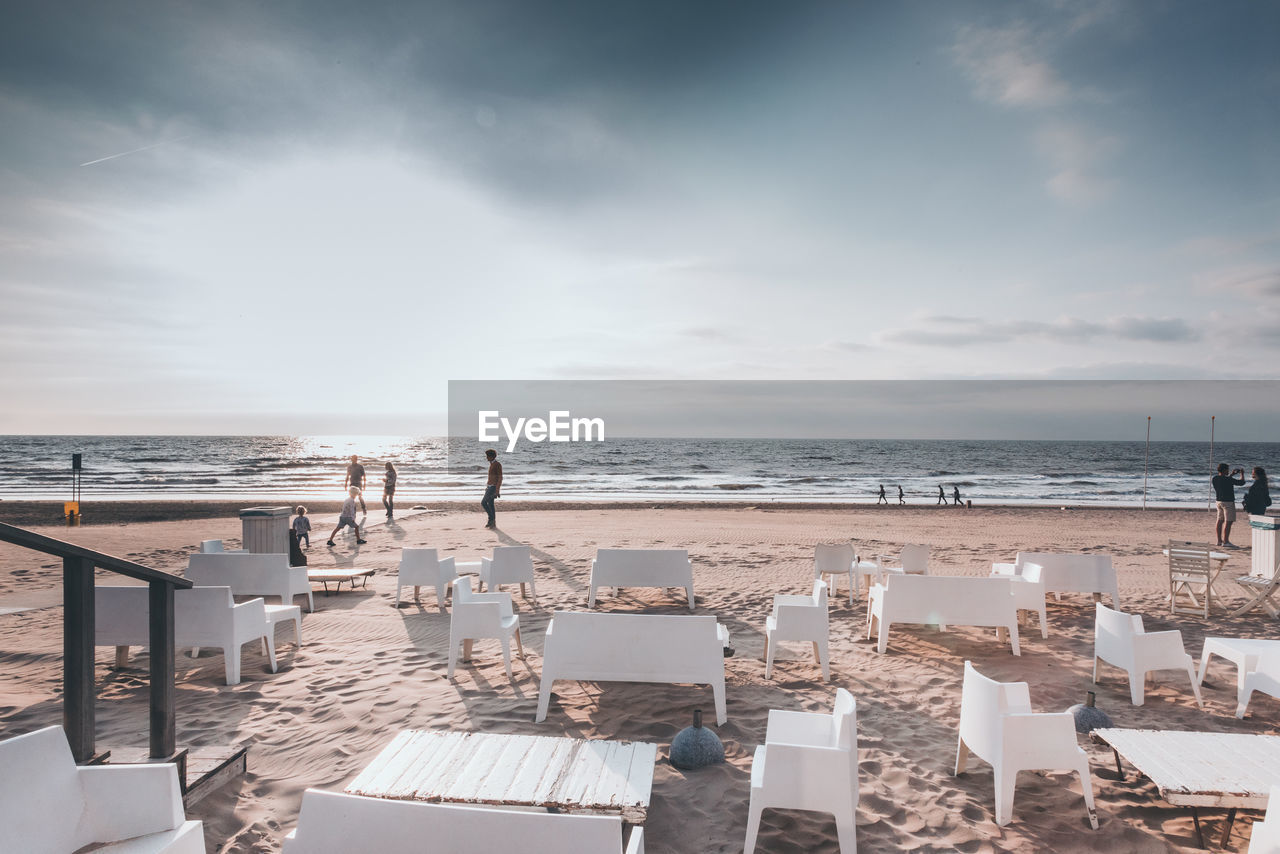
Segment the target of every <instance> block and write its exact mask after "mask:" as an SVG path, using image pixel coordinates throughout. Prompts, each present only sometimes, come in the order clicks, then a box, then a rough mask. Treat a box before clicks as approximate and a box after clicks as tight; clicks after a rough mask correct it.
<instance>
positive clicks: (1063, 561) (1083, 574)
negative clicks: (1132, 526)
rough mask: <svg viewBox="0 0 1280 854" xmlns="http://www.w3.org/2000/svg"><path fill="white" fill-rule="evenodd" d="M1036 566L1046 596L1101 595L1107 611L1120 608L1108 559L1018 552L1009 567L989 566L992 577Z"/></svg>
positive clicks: (1079, 555) (1088, 555)
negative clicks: (1107, 600)
mask: <svg viewBox="0 0 1280 854" xmlns="http://www.w3.org/2000/svg"><path fill="white" fill-rule="evenodd" d="M1030 563H1034V564H1038V565H1039V566H1040V580H1041V581H1042V582H1044V589H1045V592H1046V593H1054V594H1057V598H1058V599H1059V600H1061V599H1062V595H1061V594H1063V593H1093V594H1097V595H1101V594H1103V593H1105V594H1107V595H1108V596H1110V597H1111V607H1113V608H1116V609H1119V607H1120V586H1119V584H1118V583H1117V582H1116V568H1115V566H1113V565H1112V563H1111V555H1104V554H1096V555H1093V554H1056V553H1052V552H1018V556H1017V557H1016V558H1015V559H1014V562H1013V563H993V564H991V575H992V576H993V577H999V576H1012V575H1022V567H1023V566H1024V565H1026V564H1030Z"/></svg>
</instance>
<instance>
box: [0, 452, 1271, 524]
mask: <svg viewBox="0 0 1280 854" xmlns="http://www.w3.org/2000/svg"><path fill="white" fill-rule="evenodd" d="M77 453H78V454H80V455H81V459H82V469H81V472H80V489H81V497H82V499H83V500H86V501H90V500H93V501H99V500H122V499H233V500H234V499H244V498H254V499H271V500H280V501H284V502H294V501H304V500H317V499H329V500H339V499H341V498H343V497H345V496H344V493H343V491H342V483H343V477H344V474H345V472H346V464H347V458H348V457H349V456H350V455H351V454H357V455H359V457H360V458H361V462H362V463H363V464H364V465H365V467H366V470H367V472H368V475H369V491H370V493H372V495H373V496H374V497H376V496H377V495H379V494H380V493H381V490H382V479H383V474H384V471H385V463H387V462H391V463H392V464H393V465H394V466H395V467H396V470H397V472H398V475H399V488H398V490H397V503H399V504H400V505H401V506H407V505H408V504H411V503H419V502H426V503H429V502H431V501H446V500H478V499H479V497H480V495H481V493H482V492H483V490H484V483H485V471H486V467H487V465H486V463H485V460H484V457H483V453H482V448H481V447H480V446H479V445H478V444H477V443H476V442H475V441H474V440H462V439H457V438H454V439H445V438H440V437H434V438H433V437H426V438H415V437H408V436H0V484H3V485H2V486H0V500H24V499H25V500H68V499H70V498H71V497H72V496H71V491H72V479H73V472H72V454H77ZM500 459H501V460H502V462H503V463H504V465H505V480H504V483H503V489H502V496H503V498H504V499H506V500H509V501H510V500H548V501H552V500H590V501H603V502H608V501H637V500H639V501H645V500H685V501H724V500H734V501H748V502H753V503H756V502H760V503H763V502H800V501H821V502H840V503H862V504H867V503H875V502H876V501H877V500H878V494H879V488H880V486H881V485H883V486H884V489H885V494H886V497H887V499H888V501H889V503H891V504H897V503H898V492H897V489H898V487H899V486H901V487H902V490H903V493H904V500H905V501H906V502H907V503H908V504H930V505H931V504H936V503H937V501H938V488H939V486H941V487H942V488H943V490H944V492H945V495H946V498H947V500H948V501H951V500H952V499H953V495H954V493H953V490H954V489H958V490H959V491H960V496H961V500H962V501H973V502H974V503H975V504H994V503H1000V504H1042V505H1101V506H1141V505H1142V503H1143V501H1144V497H1145V501H1146V504H1147V506H1152V507H1204V506H1207V505H1208V503H1209V501H1210V499H1211V497H1212V496H1211V494H1210V489H1209V477H1210V474H1211V472H1212V465H1211V463H1213V464H1216V463H1217V462H1227V463H1229V464H1231V466H1232V467H1233V468H1234V467H1236V466H1240V467H1243V468H1244V469H1245V470H1246V473H1248V472H1251V471H1252V468H1253V467H1254V466H1259V465H1260V466H1263V467H1264V468H1265V469H1267V470H1268V471H1270V472H1275V471H1276V470H1277V467H1278V466H1280V443H1276V442H1217V443H1216V444H1215V445H1214V447H1213V448H1212V450H1211V449H1210V444H1209V442H1152V443H1151V444H1150V447H1149V453H1148V447H1147V445H1146V444H1145V443H1143V442H1098V441H999V440H959V439H957V440H867V439H829V440H817V439H654V438H616V439H615V438H612V437H611V438H609V440H608V441H606V442H597V443H561V444H555V445H552V444H547V443H541V444H533V443H524V444H522V445H521V446H520V447H519V448H518V449H517V451H516V452H515V453H513V454H506V453H503V454H502V455H501V457H500Z"/></svg>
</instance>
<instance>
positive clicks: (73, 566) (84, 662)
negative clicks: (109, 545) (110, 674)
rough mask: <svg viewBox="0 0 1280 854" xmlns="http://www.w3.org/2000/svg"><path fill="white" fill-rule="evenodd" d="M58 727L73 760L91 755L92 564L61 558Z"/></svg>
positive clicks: (79, 558) (92, 727)
mask: <svg viewBox="0 0 1280 854" xmlns="http://www.w3.org/2000/svg"><path fill="white" fill-rule="evenodd" d="M62 589H63V594H62V600H63V606H62V608H63V612H62V727H63V729H65V730H66V732H67V742H68V743H69V744H70V745H71V755H72V756H74V757H75V760H76V761H77V762H88V761H89V760H90V759H92V758H93V752H94V751H93V741H94V736H95V730H96V723H95V715H94V708H93V702H94V695H95V694H96V690H95V685H94V674H93V641H94V617H93V602H94V598H93V564H92V563H91V562H90V561H88V560H85V559H84V558H81V557H72V556H67V557H64V558H63V559H62Z"/></svg>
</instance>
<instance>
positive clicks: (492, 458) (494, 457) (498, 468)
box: [480, 448, 502, 528]
mask: <svg viewBox="0 0 1280 854" xmlns="http://www.w3.org/2000/svg"><path fill="white" fill-rule="evenodd" d="M484 458H485V459H486V460H488V461H489V480H488V482H487V483H486V484H485V487H484V498H482V499H480V506H481V507H483V508H484V512H486V513H488V514H489V521H488V522H485V525H484V526H485V527H486V528H496V527H498V521H497V516H496V508H495V507H494V504H493V502H494V499H496V498H500V497H501V496H502V463H500V462H498V452H497V451H495V450H494V449H493V448H490V449H489V450H487V451H485V452H484Z"/></svg>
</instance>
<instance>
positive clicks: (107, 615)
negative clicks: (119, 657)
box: [93, 584, 151, 646]
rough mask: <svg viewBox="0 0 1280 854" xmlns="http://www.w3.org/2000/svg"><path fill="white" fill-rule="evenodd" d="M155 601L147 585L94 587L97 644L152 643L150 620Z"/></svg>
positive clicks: (148, 644)
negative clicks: (151, 600)
mask: <svg viewBox="0 0 1280 854" xmlns="http://www.w3.org/2000/svg"><path fill="white" fill-rule="evenodd" d="M150 609H151V603H150V599H149V594H148V591H147V588H146V587H138V586H134V587H125V586H116V585H111V584H98V585H96V586H95V587H94V588H93V610H94V627H93V631H94V643H95V644H97V645H98V646H150V645H151V629H150V623H149V621H148V619H147V614H148V613H149V612H150Z"/></svg>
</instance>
